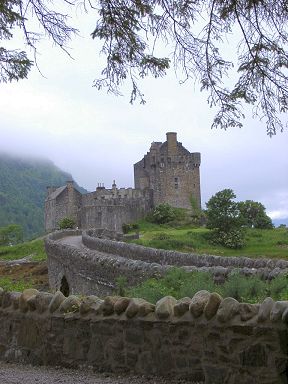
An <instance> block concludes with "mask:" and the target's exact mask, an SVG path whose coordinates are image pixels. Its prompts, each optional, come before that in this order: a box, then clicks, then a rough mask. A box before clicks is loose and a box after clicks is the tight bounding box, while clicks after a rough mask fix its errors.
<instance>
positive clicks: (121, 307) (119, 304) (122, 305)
mask: <svg viewBox="0 0 288 384" xmlns="http://www.w3.org/2000/svg"><path fill="white" fill-rule="evenodd" d="M130 300H131V299H130V298H129V297H120V298H119V299H118V300H117V301H116V303H115V304H114V311H115V313H117V315H120V314H121V313H123V312H125V311H126V309H127V307H128V305H129V303H130Z"/></svg>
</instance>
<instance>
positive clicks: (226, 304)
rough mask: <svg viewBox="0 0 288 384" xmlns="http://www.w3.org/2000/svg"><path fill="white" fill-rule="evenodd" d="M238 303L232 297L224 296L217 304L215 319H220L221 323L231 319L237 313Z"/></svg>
mask: <svg viewBox="0 0 288 384" xmlns="http://www.w3.org/2000/svg"><path fill="white" fill-rule="evenodd" d="M239 305H240V303H239V302H238V301H237V300H235V299H233V297H226V298H225V299H223V300H222V301H221V303H220V305H219V308H218V311H217V319H218V320H219V321H221V323H225V322H226V321H229V320H231V319H232V318H233V317H234V316H235V315H237V314H238V313H239Z"/></svg>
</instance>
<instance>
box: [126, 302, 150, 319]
mask: <svg viewBox="0 0 288 384" xmlns="http://www.w3.org/2000/svg"><path fill="white" fill-rule="evenodd" d="M143 303H146V300H144V299H141V298H136V299H131V300H130V302H129V305H128V307H127V309H126V311H125V315H126V316H127V317H129V318H132V317H134V316H136V315H138V312H139V309H140V306H141V305H142V304H143Z"/></svg>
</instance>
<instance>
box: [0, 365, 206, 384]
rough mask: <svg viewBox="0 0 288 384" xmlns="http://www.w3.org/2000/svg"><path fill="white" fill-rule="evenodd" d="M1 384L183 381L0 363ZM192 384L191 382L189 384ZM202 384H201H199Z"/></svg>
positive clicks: (157, 383)
mask: <svg viewBox="0 0 288 384" xmlns="http://www.w3.org/2000/svg"><path fill="white" fill-rule="evenodd" d="M0 383H1V384H179V383H187V381H183V380H174V379H162V378H157V377H142V376H130V375H115V374H107V373H103V374H102V373H98V372H96V373H95V372H92V371H89V370H86V369H85V370H82V369H78V370H75V369H66V368H52V367H33V366H31V365H22V364H10V363H9V364H8V363H3V362H0ZM189 383H190V384H192V383H191V382H189ZM195 384H197V383H195ZM199 384H200V383H199Z"/></svg>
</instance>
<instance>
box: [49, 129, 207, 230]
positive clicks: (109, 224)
mask: <svg viewBox="0 0 288 384" xmlns="http://www.w3.org/2000/svg"><path fill="white" fill-rule="evenodd" d="M166 135H167V140H166V141H165V142H164V143H162V142H153V143H152V144H151V147H150V150H149V152H147V154H146V155H145V156H144V157H143V159H142V160H140V161H139V162H137V163H136V164H134V182H135V188H134V189H132V188H117V186H116V184H115V181H114V182H113V185H112V188H111V189H106V188H105V187H104V186H103V185H98V187H97V188H96V191H94V192H90V193H87V194H81V193H80V192H79V191H78V190H77V189H76V188H75V187H74V185H73V181H68V182H67V184H66V185H65V186H62V187H48V188H47V198H46V200H45V230H46V231H47V232H51V231H54V230H55V229H57V228H58V223H59V221H60V220H62V219H63V218H64V217H69V218H72V219H73V220H74V221H75V222H76V225H77V226H78V227H79V228H83V229H88V228H108V229H113V230H116V231H120V232H121V231H122V225H123V224H124V223H131V222H133V221H136V220H138V219H141V218H143V217H144V216H145V215H146V214H147V213H148V212H150V211H151V209H153V208H154V207H155V206H157V205H159V204H161V203H169V204H170V205H172V206H173V207H178V208H186V209H191V200H193V205H194V206H195V205H196V206H197V207H198V208H201V193H200V170H199V168H200V163H201V156H200V153H198V152H196V153H190V152H189V151H188V150H187V149H186V148H184V147H183V145H182V143H179V142H178V141H177V134H176V133H175V132H168V133H167V134H166Z"/></svg>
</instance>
